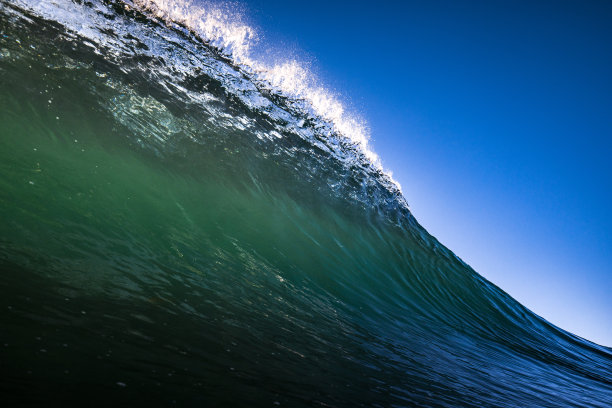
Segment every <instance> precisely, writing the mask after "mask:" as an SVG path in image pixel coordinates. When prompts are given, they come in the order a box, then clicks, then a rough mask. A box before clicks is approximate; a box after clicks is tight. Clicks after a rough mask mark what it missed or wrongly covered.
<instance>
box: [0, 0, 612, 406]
mask: <svg viewBox="0 0 612 408" xmlns="http://www.w3.org/2000/svg"><path fill="white" fill-rule="evenodd" d="M224 7H225V6H224ZM254 35H255V33H254V32H253V31H252V30H251V29H250V28H249V27H248V26H247V25H244V24H242V23H240V19H230V18H229V17H228V13H227V10H226V9H224V8H223V7H221V6H214V5H212V4H204V3H201V4H199V5H197V4H191V3H185V2H180V1H170V0H168V1H162V0H160V1H135V2H120V1H91V2H84V1H70V0H55V1H34V0H15V1H5V0H1V1H0V319H1V320H0V322H1V326H0V398H1V400H2V401H3V404H2V405H3V406H37V405H40V406H51V405H62V406H72V405H78V406H173V405H175V406H247V407H259V406H262V407H266V406H270V407H274V406H288V407H302V406H331V407H359V406H373V407H389V406H397V407H413V406H419V407H536V406H537V407H602V408H605V407H610V406H612V350H610V349H609V348H605V347H602V346H598V345H596V344H593V343H590V342H588V341H586V340H583V339H581V338H579V337H577V336H574V335H572V334H571V333H567V332H565V331H563V330H561V329H559V328H557V327H555V326H553V325H551V324H549V323H548V322H546V321H545V320H543V319H541V318H540V317H538V316H536V315H534V314H533V313H532V312H530V311H529V310H527V309H526V308H525V307H523V306H522V305H520V304H519V303H518V302H516V301H515V300H514V299H512V298H511V297H510V296H508V295H507V294H506V293H504V292H503V291H502V290H500V289H499V288H497V287H496V286H495V285H493V284H491V283H489V282H488V281H486V280H485V279H484V278H482V277H481V276H480V275H479V274H478V273H477V272H475V271H474V270H472V269H471V268H470V267H469V266H468V265H466V264H465V263H464V262H462V261H461V260H460V259H459V258H458V257H457V256H455V255H454V254H453V253H452V252H451V251H450V250H449V249H447V248H445V247H444V246H443V245H441V244H440V243H439V242H438V241H437V240H436V239H435V238H434V237H432V236H431V235H429V234H428V233H427V231H425V230H424V229H423V228H422V227H421V226H420V225H419V224H418V222H417V220H415V218H414V217H413V216H412V214H411V213H410V210H409V207H408V205H407V203H406V201H405V199H404V198H403V196H402V195H401V192H400V190H399V187H398V186H397V185H396V184H395V183H394V181H393V180H392V179H391V178H390V177H389V176H388V175H387V174H386V173H385V172H384V171H383V170H382V169H381V167H380V165H379V164H378V161H377V158H376V155H375V154H374V153H373V152H371V151H370V150H369V148H368V147H367V141H366V138H367V134H366V133H367V132H365V131H364V129H365V127H364V126H363V125H362V124H361V122H360V121H359V120H358V119H356V118H354V117H351V115H350V114H349V113H347V112H346V111H344V110H343V108H342V105H341V104H340V103H339V102H338V101H337V100H336V99H335V98H334V96H333V95H331V94H330V93H328V92H326V91H325V90H324V89H323V88H321V87H318V86H317V84H316V81H314V80H313V79H312V78H311V77H310V76H309V74H308V72H307V71H306V70H304V69H303V68H301V67H300V66H299V65H298V64H295V63H283V64H277V65H274V64H272V65H269V64H264V63H263V62H260V61H258V60H257V59H255V58H253V57H252V56H251V55H252V54H251V53H250V50H249V44H251V41H252V38H253V37H254Z"/></svg>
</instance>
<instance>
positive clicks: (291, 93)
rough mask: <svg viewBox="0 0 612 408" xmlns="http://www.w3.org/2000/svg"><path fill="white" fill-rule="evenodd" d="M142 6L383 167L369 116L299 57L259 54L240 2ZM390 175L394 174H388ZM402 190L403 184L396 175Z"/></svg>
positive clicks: (173, 1)
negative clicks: (347, 103) (372, 144)
mask: <svg viewBox="0 0 612 408" xmlns="http://www.w3.org/2000/svg"><path fill="white" fill-rule="evenodd" d="M133 4H134V6H135V7H137V8H138V9H140V10H142V11H144V12H147V13H150V14H152V15H153V16H154V17H156V18H159V19H162V20H163V21H165V22H166V23H167V24H172V23H175V24H180V25H182V26H184V27H186V28H188V29H189V30H191V31H192V32H194V33H195V34H197V35H198V36H199V37H201V39H202V40H204V41H205V42H207V43H209V44H210V45H212V46H214V47H215V48H217V49H219V50H220V51H221V52H222V53H223V54H224V55H225V56H226V57H228V58H230V59H231V60H232V62H233V63H234V64H235V65H237V66H240V67H241V68H243V69H244V72H245V73H246V74H248V75H250V76H252V78H251V79H252V80H253V81H254V82H255V83H257V84H259V85H261V86H264V87H268V88H271V89H273V90H274V91H275V92H277V93H278V94H280V95H282V96H284V97H287V98H289V99H290V100H291V101H293V102H294V103H295V104H299V105H300V108H301V109H302V110H304V111H306V112H307V113H309V114H312V115H314V116H316V117H319V118H321V119H323V120H324V121H326V122H327V123H328V124H329V125H330V126H331V128H332V130H333V132H335V133H336V134H338V135H340V137H342V138H344V139H345V140H344V141H345V142H348V143H349V144H350V145H352V146H354V147H355V148H357V149H358V151H360V152H361V153H363V154H364V156H365V157H366V158H367V159H368V161H369V162H370V163H371V164H372V165H373V166H374V167H375V168H377V169H379V170H381V171H382V166H381V162H380V159H379V157H378V156H377V155H376V153H374V152H373V151H372V150H371V149H370V148H369V146H368V140H369V130H368V127H367V125H366V123H365V121H364V120H362V119H361V118H359V117H358V116H357V115H355V114H352V113H350V112H348V111H347V110H346V109H345V107H344V105H343V104H342V102H340V100H339V98H338V97H337V96H336V95H334V93H332V92H331V91H329V90H328V89H326V88H325V87H323V86H320V85H319V81H318V80H317V78H316V77H315V76H314V75H313V74H312V72H311V71H310V70H309V69H308V68H307V67H305V66H304V65H303V64H300V63H299V62H298V61H296V60H286V61H275V62H273V63H272V64H270V63H266V62H265V61H263V60H262V59H259V58H257V56H255V55H254V52H252V50H253V46H254V45H255V44H256V42H257V40H258V35H257V32H256V30H255V29H253V28H252V27H250V26H249V25H247V24H245V23H243V22H242V16H241V14H240V13H239V12H238V11H236V7H233V6H231V5H229V4H223V3H221V4H217V3H210V2H206V3H194V2H192V1H190V0H134V2H133ZM387 176H388V177H389V179H391V177H390V174H387ZM391 182H392V183H393V184H395V185H396V186H397V187H398V189H399V184H397V182H395V181H393V180H392V179H391Z"/></svg>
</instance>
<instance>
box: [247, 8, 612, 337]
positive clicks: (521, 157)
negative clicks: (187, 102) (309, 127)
mask: <svg viewBox="0 0 612 408" xmlns="http://www.w3.org/2000/svg"><path fill="white" fill-rule="evenodd" d="M246 9H247V11H246V14H247V15H248V17H247V19H248V20H250V21H251V22H252V23H253V24H254V25H255V26H257V27H258V28H259V31H260V32H262V33H263V35H264V39H263V42H264V47H266V46H268V45H269V46H271V47H272V48H275V49H277V50H281V51H282V52H284V51H286V50H289V51H291V52H292V53H295V54H296V55H299V56H302V58H304V59H305V60H311V61H314V62H313V66H314V69H315V70H316V71H317V72H318V75H319V76H320V77H321V78H322V80H323V81H324V82H325V83H326V84H328V85H329V86H330V87H331V88H333V89H336V90H338V91H339V92H340V93H342V94H343V95H344V97H345V99H346V100H347V101H348V102H349V104H350V105H352V107H353V109H354V110H355V111H356V112H358V113H359V114H360V115H361V116H362V117H363V118H365V119H366V120H367V121H368V123H369V125H370V128H371V133H372V139H373V140H372V144H373V147H374V150H375V151H376V152H377V153H378V154H379V155H380V156H381V158H382V161H383V164H384V166H385V167H386V168H387V169H390V170H392V171H393V174H394V178H395V179H397V180H398V181H399V182H400V183H401V185H402V187H403V191H404V195H405V196H406V198H407V200H408V202H409V203H410V205H411V208H412V210H413V213H414V214H415V216H416V217H417V219H418V220H419V221H420V222H421V224H422V225H424V226H425V227H426V228H427V229H428V230H429V231H430V233H432V234H433V235H434V236H436V237H437V238H438V239H439V240H440V241H441V242H442V243H443V244H445V245H446V246H448V247H449V248H450V249H451V250H453V251H454V252H455V253H456V254H457V255H458V256H459V257H461V258H462V259H463V260H464V261H466V262H467V263H468V264H470V265H471V266H472V267H474V269H475V270H476V271H477V272H479V273H480V274H481V275H483V276H485V277H486V278H487V279H489V280H491V281H492V282H494V283H495V284H497V285H498V286H500V287H501V288H502V289H504V290H505V291H506V292H508V293H509V294H511V295H512V296H513V297H515V298H516V299H517V300H519V301H520V302H521V303H523V304H524V305H526V306H527V307H529V308H530V309H531V310H533V311H534V312H536V313H537V314H539V315H541V316H543V317H544V318H546V319H547V320H549V321H550V322H552V323H554V324H556V325H558V326H560V327H562V328H564V329H566V330H569V331H571V332H573V333H576V334H578V335H580V336H582V337H584V338H587V339H590V340H592V341H595V342H597V343H599V344H603V345H607V346H612V213H611V210H612V2H610V1H593V2H586V1H578V0H577V1H572V2H564V1H550V2H537V1H522V2H521V1H494V0H492V1H418V2H417V1H396V2H395V1H391V2H388V1H378V2H373V1H371V0H370V1H368V2H361V1H332V0H326V1H320V0H312V1H308V2H303V1H289V0H283V1H281V0H251V1H248V2H247V5H246Z"/></svg>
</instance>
